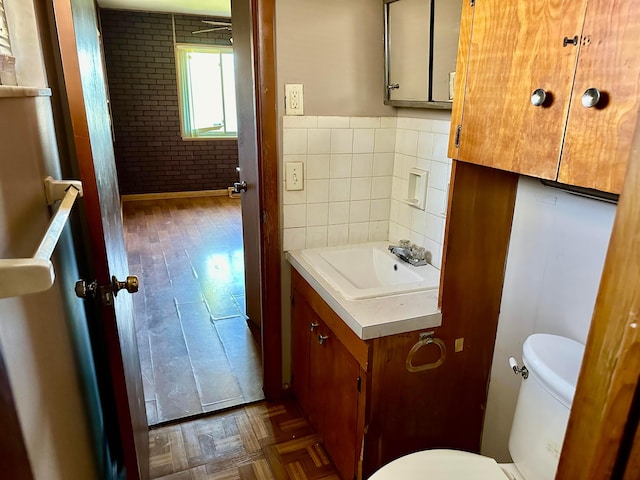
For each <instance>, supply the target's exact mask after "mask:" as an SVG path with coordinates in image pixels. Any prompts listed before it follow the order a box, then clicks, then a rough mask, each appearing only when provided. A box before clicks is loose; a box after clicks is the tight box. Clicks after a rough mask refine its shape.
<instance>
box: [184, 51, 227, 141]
mask: <svg viewBox="0 0 640 480" xmlns="http://www.w3.org/2000/svg"><path fill="white" fill-rule="evenodd" d="M176 63H177V67H178V91H179V95H180V119H181V128H182V137H183V138H219V137H223V138H224V137H237V135H238V121H237V116H236V88H235V77H234V72H233V49H232V48H231V47H222V46H209V45H197V46H196V45H176Z"/></svg>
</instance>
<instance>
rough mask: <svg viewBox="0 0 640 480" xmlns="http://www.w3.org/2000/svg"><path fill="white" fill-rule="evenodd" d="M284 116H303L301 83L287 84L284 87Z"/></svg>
mask: <svg viewBox="0 0 640 480" xmlns="http://www.w3.org/2000/svg"><path fill="white" fill-rule="evenodd" d="M284 103H285V108H284V113H285V115H304V101H303V95H302V84H301V83H287V84H286V85H285V86H284Z"/></svg>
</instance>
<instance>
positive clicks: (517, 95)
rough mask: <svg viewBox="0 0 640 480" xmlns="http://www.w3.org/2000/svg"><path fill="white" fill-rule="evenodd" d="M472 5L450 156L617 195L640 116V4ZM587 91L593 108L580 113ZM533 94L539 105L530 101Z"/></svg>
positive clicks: (487, 1)
mask: <svg viewBox="0 0 640 480" xmlns="http://www.w3.org/2000/svg"><path fill="white" fill-rule="evenodd" d="M471 3H474V2H465V5H464V7H463V13H462V21H461V35H460V44H459V49H458V62H457V67H456V71H457V76H456V87H455V94H454V106H453V111H452V121H451V136H450V143H449V156H450V157H451V158H455V159H457V160H462V161H465V162H470V163H475V164H478V165H484V166H489V167H493V168H498V169H501V170H508V171H511V172H516V173H521V174H525V175H530V176H534V177H539V178H544V179H549V180H557V181H559V182H561V183H565V184H570V185H577V186H581V187H586V188H593V189H597V190H601V191H607V192H613V193H619V192H620V190H621V187H622V180H623V178H624V174H625V172H626V165H627V161H628V158H629V155H630V150H631V139H632V138H633V135H632V133H633V131H634V129H635V126H636V122H637V116H638V108H639V107H640V82H638V77H639V76H640V56H638V54H637V52H638V51H639V50H640V4H638V3H637V2H635V1H633V0H582V1H573V0H562V1H552V0H531V1H528V2H504V1H500V0H476V1H475V5H473V6H472V5H471ZM589 89H597V90H598V91H599V92H600V100H599V101H598V102H597V104H596V105H595V106H593V107H590V108H587V107H586V106H584V105H583V101H584V102H587V100H588V97H589V93H588V92H593V93H595V91H594V90H589ZM536 90H541V91H543V92H544V97H545V98H544V99H543V95H539V96H538V97H537V100H536V99H534V98H533V97H532V94H533V92H534V91H536ZM534 103H540V105H538V106H535V105H534Z"/></svg>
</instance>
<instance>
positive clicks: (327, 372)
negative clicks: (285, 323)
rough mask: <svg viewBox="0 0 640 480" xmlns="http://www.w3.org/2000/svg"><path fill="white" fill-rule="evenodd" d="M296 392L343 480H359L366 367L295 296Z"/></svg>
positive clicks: (294, 368)
mask: <svg viewBox="0 0 640 480" xmlns="http://www.w3.org/2000/svg"><path fill="white" fill-rule="evenodd" d="M291 338H292V352H291V356H292V373H293V389H294V392H295V394H296V397H297V399H298V401H299V402H300V406H301V407H302V410H303V411H304V412H305V414H306V415H307V417H308V419H309V422H310V423H311V425H312V426H313V427H314V428H315V429H316V431H317V432H318V433H319V434H320V435H321V436H322V439H323V441H324V446H325V449H326V451H327V453H328V454H329V456H330V457H331V460H332V462H333V464H334V465H335V467H336V469H337V470H338V472H340V475H341V477H342V478H343V479H347V480H351V479H352V478H354V476H355V472H356V465H357V458H358V449H357V448H356V442H357V428H358V402H359V395H360V393H359V391H358V390H359V388H358V387H359V376H360V366H359V364H358V362H357V361H356V360H355V358H354V357H353V355H351V354H350V353H349V351H348V350H347V348H346V347H345V346H344V345H343V344H342V342H340V340H339V339H338V337H337V336H336V335H335V334H334V333H333V332H332V331H331V329H330V328H329V327H328V326H327V325H326V324H325V322H323V321H322V319H320V317H319V316H318V315H317V314H316V313H315V312H314V310H313V309H312V308H311V307H310V306H309V304H308V303H307V302H306V301H305V300H304V299H303V297H301V296H299V295H295V293H294V302H293V308H292V325H291Z"/></svg>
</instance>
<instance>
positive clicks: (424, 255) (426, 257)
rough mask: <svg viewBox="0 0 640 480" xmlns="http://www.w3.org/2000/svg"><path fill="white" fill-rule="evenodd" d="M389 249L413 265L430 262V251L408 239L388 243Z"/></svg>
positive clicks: (417, 265)
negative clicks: (392, 243)
mask: <svg viewBox="0 0 640 480" xmlns="http://www.w3.org/2000/svg"><path fill="white" fill-rule="evenodd" d="M389 251H390V252H391V253H393V254H394V255H395V256H396V257H398V258H399V259H400V260H402V261H403V262H407V263H408V264H410V265H413V266H414V267H419V266H421V265H426V264H427V263H431V252H430V251H428V250H427V249H425V248H424V247H419V246H418V245H416V244H415V243H411V242H409V240H400V241H399V242H398V245H389Z"/></svg>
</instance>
